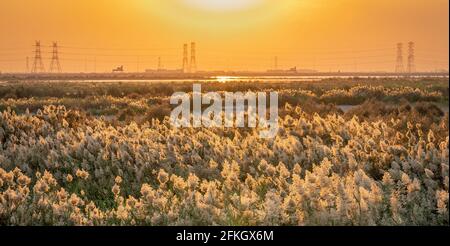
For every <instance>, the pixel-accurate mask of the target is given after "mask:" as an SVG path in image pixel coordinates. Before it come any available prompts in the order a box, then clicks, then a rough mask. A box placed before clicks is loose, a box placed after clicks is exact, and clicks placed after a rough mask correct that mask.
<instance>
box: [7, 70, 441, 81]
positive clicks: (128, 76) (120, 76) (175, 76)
mask: <svg viewBox="0 0 450 246" xmlns="http://www.w3.org/2000/svg"><path fill="white" fill-rule="evenodd" d="M221 77H231V79H240V78H242V79H250V78H249V77H251V79H255V80H256V79H276V78H279V79H293V80H294V79H309V80H313V79H327V78H424V77H434V78H448V77H449V73H448V72H442V73H431V72H421V73H413V74H405V73H382V72H372V73H370V72H365V73H363V72H361V73H352V72H340V73H339V72H331V73H329V72H328V73H319V72H318V73H267V72H220V71H219V72H199V73H195V74H185V73H171V74H159V73H59V74H52V73H40V74H32V73H0V81H1V80H3V81H5V80H106V79H108V80H116V79H117V80H124V79H125V80H188V79H193V80H199V79H202V80H205V79H206V80H208V79H214V80H216V79H218V78H219V79H220V78H221Z"/></svg>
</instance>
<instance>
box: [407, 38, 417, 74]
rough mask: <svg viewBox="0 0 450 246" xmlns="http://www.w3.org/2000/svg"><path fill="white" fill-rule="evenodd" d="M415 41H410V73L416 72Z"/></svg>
mask: <svg viewBox="0 0 450 246" xmlns="http://www.w3.org/2000/svg"><path fill="white" fill-rule="evenodd" d="M414 53H415V52H414V42H409V43H408V73H414V72H416V65H415V62H414V60H415V55H414Z"/></svg>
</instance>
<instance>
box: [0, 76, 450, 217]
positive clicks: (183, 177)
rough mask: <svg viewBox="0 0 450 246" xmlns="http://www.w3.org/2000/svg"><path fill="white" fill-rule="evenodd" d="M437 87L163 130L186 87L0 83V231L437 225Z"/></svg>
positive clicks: (442, 210)
mask: <svg viewBox="0 0 450 246" xmlns="http://www.w3.org/2000/svg"><path fill="white" fill-rule="evenodd" d="M448 83H449V81H448V79H442V78H441V79H437V78H421V79H408V78H399V79H346V80H343V79H329V80H324V81H320V82H298V83H297V82H290V83H264V82H260V83H239V82H233V83H204V84H202V89H203V90H204V91H205V92H207V91H218V92H225V91H244V92H245V91H274V90H276V91H278V92H279V106H280V120H279V125H280V130H279V132H278V135H277V137H275V138H274V139H263V138H259V132H258V129H249V128H173V127H172V126H171V125H170V124H169V120H168V116H169V115H170V112H171V105H170V104H169V97H170V95H171V94H172V93H173V92H176V91H186V92H189V91H191V90H192V83H181V82H177V83H175V82H174V83H156V82H151V83H150V82H149V83H145V82H130V83H125V82H122V83H121V82H116V83H102V82H91V83H84V82H83V83H81V82H58V83H54V82H30V81H29V82H14V81H10V82H3V83H0V111H1V113H0V225H448V224H449V212H448V200H449V194H448V186H449V133H448V130H449V129H448V128H449V126H448V125H449V119H448V98H449V84H448Z"/></svg>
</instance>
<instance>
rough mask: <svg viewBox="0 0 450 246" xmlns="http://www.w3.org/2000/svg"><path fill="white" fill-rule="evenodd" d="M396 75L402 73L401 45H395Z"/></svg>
mask: <svg viewBox="0 0 450 246" xmlns="http://www.w3.org/2000/svg"><path fill="white" fill-rule="evenodd" d="M395 72H396V73H403V44H402V43H398V44H397V64H396V65H395Z"/></svg>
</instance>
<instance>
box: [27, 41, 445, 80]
mask: <svg viewBox="0 0 450 246" xmlns="http://www.w3.org/2000/svg"><path fill="white" fill-rule="evenodd" d="M189 46H190V47H189ZM43 47H48V48H51V49H52V51H51V52H47V53H51V58H50V59H49V58H47V59H49V60H50V66H49V69H48V70H47V71H46V69H45V67H44V62H43V60H44V59H45V58H44V57H43V55H42V54H46V53H45V52H43V51H42V48H43ZM59 48H60V46H58V43H57V42H53V43H52V45H51V46H42V45H41V42H40V41H36V42H35V44H34V52H33V57H32V59H33V60H32V61H30V57H28V56H27V57H26V71H27V73H32V74H38V73H62V68H61V61H60V52H59ZM63 48H73V47H64V46H63ZM84 49H87V48H84ZM89 49H93V48H89ZM94 50H95V49H94ZM404 50H405V47H404V45H403V43H401V42H399V43H397V44H396V60H395V69H394V73H395V74H414V73H417V71H416V64H415V43H414V42H412V41H410V42H408V43H407V49H406V50H407V56H405V55H404ZM64 54H66V53H63V55H64ZM69 54H72V53H69ZM75 55H80V54H75ZM181 55H182V60H181V67H180V68H175V69H169V68H166V67H164V66H163V64H162V63H163V61H162V59H161V57H160V56H159V57H157V62H158V63H157V66H156V68H154V69H153V68H152V69H145V70H144V71H142V72H144V73H146V74H155V75H156V76H157V75H170V74H173V75H177V76H178V75H182V74H200V73H201V74H203V73H210V72H212V71H199V70H198V67H197V45H196V42H191V43H190V44H188V43H184V44H183V46H182V54H181ZM405 57H406V63H405V62H404V60H405V59H404V58H405ZM68 60H70V59H68ZM96 62H97V60H94V63H96ZM120 63H121V62H120V61H119V64H120ZM85 70H86V71H85V73H87V69H86V61H85ZM95 71H96V70H95ZM110 71H112V73H125V72H128V71H126V69H125V67H124V66H123V65H119V66H117V67H113V68H112V69H111V70H110ZM435 71H436V72H438V71H439V72H442V71H444V70H437V69H436V70H435ZM446 71H447V72H448V70H446ZM223 72H224V71H223ZM228 72H232V71H228ZM234 72H237V73H239V71H234ZM244 72H245V73H248V72H251V71H244ZM347 72H349V71H347ZM353 72H354V73H357V72H356V70H355V71H353ZM94 73H96V72H94ZM128 73H129V72H128ZM136 73H140V70H139V58H138V59H137V69H136ZM265 73H267V74H277V75H283V74H286V75H292V74H299V73H301V74H304V73H305V74H314V73H320V72H319V71H317V70H315V69H300V68H298V67H297V66H293V67H290V68H281V67H280V65H279V57H278V56H275V57H273V67H272V68H271V69H268V70H266V71H265ZM329 73H332V71H331V70H330V71H329ZM338 73H340V70H339V71H338ZM383 73H389V72H383Z"/></svg>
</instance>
